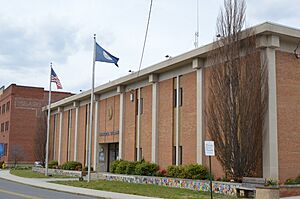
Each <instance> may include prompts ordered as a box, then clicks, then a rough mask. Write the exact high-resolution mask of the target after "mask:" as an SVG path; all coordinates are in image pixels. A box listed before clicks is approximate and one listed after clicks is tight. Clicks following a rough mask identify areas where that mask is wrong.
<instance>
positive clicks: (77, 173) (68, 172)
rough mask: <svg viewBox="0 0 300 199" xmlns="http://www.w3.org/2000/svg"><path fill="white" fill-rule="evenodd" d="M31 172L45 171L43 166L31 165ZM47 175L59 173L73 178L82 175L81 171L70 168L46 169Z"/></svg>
mask: <svg viewBox="0 0 300 199" xmlns="http://www.w3.org/2000/svg"><path fill="white" fill-rule="evenodd" d="M32 171H33V172H38V173H45V168H40V167H32ZM48 174H49V175H61V176H70V177H74V178H79V177H82V172H81V171H72V170H62V169H48Z"/></svg>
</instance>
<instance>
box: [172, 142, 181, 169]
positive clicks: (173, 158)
mask: <svg viewBox="0 0 300 199" xmlns="http://www.w3.org/2000/svg"><path fill="white" fill-rule="evenodd" d="M172 152H173V153H172V164H173V165H176V146H173V151H172ZM178 159H179V161H178V164H179V165H182V146H179V155H178Z"/></svg>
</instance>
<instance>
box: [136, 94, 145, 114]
mask: <svg viewBox="0 0 300 199" xmlns="http://www.w3.org/2000/svg"><path fill="white" fill-rule="evenodd" d="M140 100H141V104H140V113H139V101H140ZM143 109H144V99H143V98H141V99H137V100H136V114H138V113H139V114H140V115H141V114H143V112H144V110H143Z"/></svg>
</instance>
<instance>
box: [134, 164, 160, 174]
mask: <svg viewBox="0 0 300 199" xmlns="http://www.w3.org/2000/svg"><path fill="white" fill-rule="evenodd" d="M158 169H159V168H158V165H157V164H154V163H150V162H141V163H138V164H137V165H136V167H135V174H136V175H144V176H154V175H155V174H156V172H157V171H158Z"/></svg>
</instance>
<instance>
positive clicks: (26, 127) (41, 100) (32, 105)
mask: <svg viewBox="0 0 300 199" xmlns="http://www.w3.org/2000/svg"><path fill="white" fill-rule="evenodd" d="M48 93H49V92H48V91H45V90H44V89H43V88H37V87H28V86H19V85H16V84H11V85H10V86H9V87H8V88H6V89H4V87H2V88H1V91H0V125H1V126H0V144H1V145H2V149H3V153H2V154H1V157H0V161H4V162H5V163H6V164H14V162H15V161H16V162H17V163H21V164H32V163H33V162H34V161H35V160H40V159H39V157H38V153H39V150H43V149H40V147H45V145H43V144H41V143H39V141H40V140H41V139H43V138H45V136H46V129H45V125H46V123H45V121H46V120H45V117H44V116H45V114H44V113H43V112H42V107H43V106H45V105H47V103H48ZM69 96H71V93H66V92H52V102H56V101H58V100H61V99H63V98H66V97H69Z"/></svg>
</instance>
